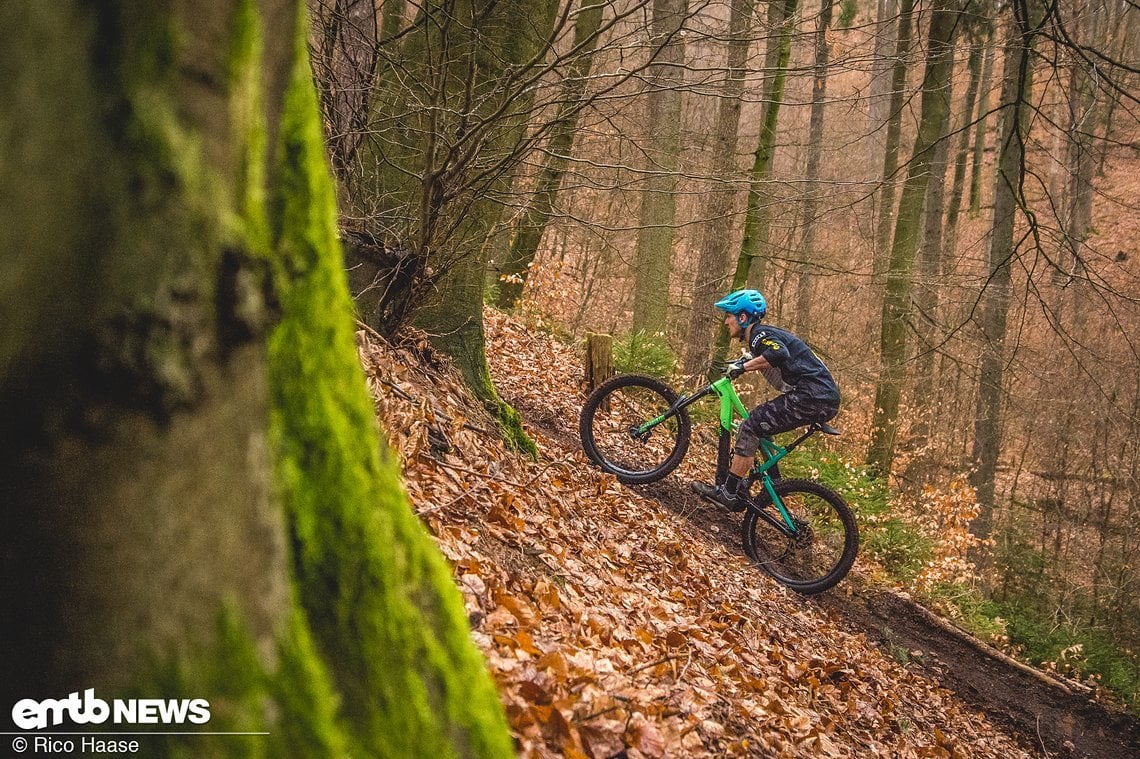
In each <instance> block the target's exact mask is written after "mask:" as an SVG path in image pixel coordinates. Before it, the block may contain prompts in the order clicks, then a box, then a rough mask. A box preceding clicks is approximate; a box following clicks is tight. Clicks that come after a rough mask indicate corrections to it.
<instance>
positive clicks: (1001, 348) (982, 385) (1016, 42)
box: [970, 11, 1033, 538]
mask: <svg viewBox="0 0 1140 759" xmlns="http://www.w3.org/2000/svg"><path fill="white" fill-rule="evenodd" d="M1023 12H1024V11H1019V19H1018V21H1019V27H1020V28H1015V29H1013V30H1011V32H1010V36H1009V39H1008V41H1007V42H1006V45H1005V51H1004V63H1003V67H1004V68H1003V74H1002V88H1001V108H1002V120H1001V123H1002V127H1001V142H1000V143H999V144H1000V153H999V155H998V170H997V171H996V172H995V176H994V210H993V227H992V228H993V232H992V233H991V237H990V250H989V270H990V276H989V280H988V281H987V283H986V287H985V290H984V291H983V293H982V301H981V313H980V316H979V324H980V326H981V329H982V336H983V339H984V343H983V352H982V358H981V368H980V371H979V375H978V396H977V408H976V411H975V415H974V446H973V459H974V471H973V473H972V474H971V476H970V484H972V485H973V486H974V489H975V491H976V492H977V494H978V506H979V508H980V513H979V514H978V517H977V518H976V519H975V520H974V522H973V523H972V524H971V526H970V529H971V531H972V532H973V533H974V534H975V535H977V536H978V537H980V538H987V537H989V535H990V532H991V529H992V525H993V507H994V475H995V474H996V472H997V461H998V454H999V452H1000V450H1001V419H1002V413H1001V406H1002V383H1003V374H1004V367H1005V362H1006V356H1005V327H1006V319H1007V316H1008V312H1009V299H1010V279H1011V273H1010V263H1011V261H1012V260H1013V256H1014V253H1015V249H1014V241H1013V231H1014V222H1015V219H1016V216H1017V213H1018V208H1019V207H1020V206H1021V204H1022V187H1021V180H1022V160H1023V158H1024V150H1025V147H1024V139H1025V136H1026V134H1027V133H1028V129H1029V124H1028V103H1029V99H1030V94H1029V93H1030V89H1031V80H1030V76H1031V72H1032V67H1031V64H1030V62H1029V59H1030V56H1031V53H1032V42H1033V41H1032V38H1031V37H1029V35H1028V32H1027V31H1026V28H1027V26H1028V24H1027V22H1026V21H1025V19H1024V18H1022V17H1021V14H1022V13H1023Z"/></svg>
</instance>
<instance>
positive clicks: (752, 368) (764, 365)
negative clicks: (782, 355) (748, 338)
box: [744, 356, 772, 372]
mask: <svg viewBox="0 0 1140 759" xmlns="http://www.w3.org/2000/svg"><path fill="white" fill-rule="evenodd" d="M771 368H772V365H771V364H769V363H768V359H766V358H764V357H763V356H757V357H756V358H750V359H748V360H747V361H745V362H744V371H746V372H762V371H764V370H765V369H771Z"/></svg>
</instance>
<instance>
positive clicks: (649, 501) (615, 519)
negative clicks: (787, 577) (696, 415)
mask: <svg viewBox="0 0 1140 759" xmlns="http://www.w3.org/2000/svg"><path fill="white" fill-rule="evenodd" d="M487 327H488V353H489V356H490V361H491V369H492V374H493V376H494V379H495V382H496V386H497V387H498V388H499V391H500V392H501V393H502V395H503V396H504V398H505V399H506V400H508V401H509V402H510V403H512V404H513V405H514V406H515V408H516V409H518V410H519V411H520V413H521V414H522V416H523V419H524V421H525V423H526V425H527V429H528V431H529V432H530V433H531V434H532V435H533V436H534V437H535V439H536V441H537V442H538V445H539V451H540V456H539V459H538V460H537V461H532V460H530V459H528V458H526V457H523V456H519V455H516V454H514V453H511V452H508V451H506V450H505V449H504V447H503V445H502V443H501V441H500V440H499V437H498V435H497V434H495V433H494V425H493V423H492V422H491V421H490V420H489V419H488V418H487V416H486V415H485V413H484V412H482V410H481V409H479V408H478V406H477V405H476V404H474V403H473V402H472V400H471V399H470V396H469V395H468V394H467V392H466V390H465V389H464V387H463V385H462V383H461V382H460V380H459V379H458V378H457V376H456V375H455V374H454V372H453V371H452V370H451V369H450V368H449V366H448V364H447V362H446V361H445V360H442V359H440V358H439V356H438V355H437V354H435V353H434V352H433V351H432V350H431V348H430V347H429V346H428V345H427V342H426V339H424V338H423V337H422V336H420V335H416V334H410V335H409V336H408V337H407V338H406V339H405V340H404V341H403V342H402V343H401V344H400V345H398V346H391V345H388V344H387V343H384V342H383V341H381V340H378V339H375V338H373V337H370V336H368V335H365V334H364V333H362V334H361V355H362V359H363V361H364V365H365V369H366V372H367V374H368V377H369V381H370V385H371V388H372V391H373V395H374V398H375V400H376V405H377V410H378V414H379V417H380V420H381V423H382V424H383V426H384V427H385V429H386V430H387V431H388V435H389V440H390V442H391V444H392V447H393V448H394V449H395V451H396V453H397V455H398V456H399V458H400V460H401V463H402V465H403V470H404V473H405V483H406V487H407V490H408V494H409V497H410V500H411V502H412V505H413V507H414V508H415V509H416V511H417V513H419V515H420V517H421V519H422V520H423V522H424V524H425V525H426V526H427V527H428V529H429V530H430V531H431V533H432V534H433V535H434V537H435V539H436V541H437V543H438V545H439V546H440V548H441V550H442V551H443V552H444V554H445V555H446V556H447V557H448V559H449V560H450V561H451V563H452V566H453V567H454V571H455V577H456V580H457V583H458V584H459V587H460V589H461V591H462V593H463V596H464V601H465V603H466V606H467V610H468V615H469V620H470V622H471V626H472V630H473V634H474V637H475V640H476V642H477V643H478V644H479V646H480V647H481V649H482V650H483V652H484V654H485V656H486V657H487V660H488V663H489V665H490V668H491V671H492V673H493V674H494V676H495V678H496V680H497V681H498V683H499V686H500V692H501V694H502V698H503V703H504V705H505V707H506V711H507V716H508V719H509V721H510V725H511V729H512V731H513V734H514V736H515V738H516V741H517V743H518V747H519V751H520V754H521V755H523V756H528V757H531V756H533V757H547V756H563V757H571V759H576V758H578V757H642V756H644V757H667V756H668V757H672V756H692V757H702V756H789V757H791V756H811V757H817V756H860V757H863V756H883V757H1001V758H1002V759H1010V758H1012V757H1025V756H1039V757H1098V758H1100V757H1104V758H1106V759H1115V758H1116V757H1135V756H1140V722H1138V721H1137V720H1136V719H1135V718H1133V717H1131V716H1129V715H1126V714H1123V713H1119V712H1115V711H1113V710H1112V709H1110V708H1108V707H1107V706H1105V705H1104V704H1102V703H1101V702H1100V701H1098V700H1097V699H1096V698H1094V697H1092V696H1091V694H1090V693H1089V692H1088V691H1087V689H1085V688H1083V687H1082V686H1080V685H1079V684H1075V683H1067V682H1063V681H1060V680H1057V679H1055V678H1053V677H1051V676H1049V675H1047V674H1045V673H1037V672H1034V671H1033V670H1030V669H1029V668H1028V667H1025V666H1024V665H1019V664H1017V663H1016V662H1013V661H1012V660H1009V659H1008V657H1004V656H1003V655H1002V654H1000V653H998V652H996V651H994V650H993V649H990V648H989V647H988V646H987V645H986V644H984V643H981V642H980V641H976V640H974V639H972V638H970V636H968V635H966V634H965V633H963V632H961V631H958V630H957V628H955V627H953V625H951V624H949V623H947V622H945V621H943V620H940V619H939V618H937V617H935V616H934V615H933V614H931V613H930V612H928V611H926V610H925V609H923V608H922V607H920V606H918V605H916V604H914V603H912V602H911V601H910V600H909V599H908V598H907V597H906V596H905V594H902V593H899V592H897V591H894V590H891V589H889V588H885V587H883V586H882V585H881V584H880V583H879V582H878V581H877V580H874V579H872V577H871V575H872V574H873V573H870V572H865V571H864V569H863V567H862V566H861V565H862V563H863V560H862V559H860V561H858V562H857V563H856V567H855V570H854V571H853V572H852V574H851V576H849V577H848V579H847V580H845V581H844V582H843V583H842V584H841V585H840V586H839V587H838V588H836V589H835V590H833V591H830V592H829V593H826V594H824V595H822V596H818V597H814V598H803V597H800V596H798V595H796V594H794V593H791V592H789V591H787V590H786V589H785V588H783V587H781V586H780V585H778V584H776V583H775V582H774V581H772V580H771V579H769V578H768V577H767V576H766V575H764V574H762V573H761V572H760V571H759V570H757V569H756V568H755V567H753V566H751V565H750V564H749V562H748V561H747V559H745V557H744V556H743V552H742V550H741V546H740V540H739V536H738V529H739V516H737V515H732V514H728V513H725V512H723V511H720V510H717V509H715V508H714V507H712V506H710V505H708V504H705V503H703V502H701V501H699V500H698V499H697V498H696V497H694V496H692V495H691V494H690V492H689V490H688V482H689V480H691V479H695V478H700V477H702V476H705V477H707V476H708V471H707V470H709V469H710V468H711V466H712V459H711V458H708V457H705V458H704V459H703V460H702V456H701V455H700V454H699V453H698V450H699V446H698V447H697V450H694V451H691V452H690V454H689V456H688V460H687V461H686V462H685V463H684V464H683V465H682V467H681V468H680V469H679V470H678V471H677V472H676V473H674V474H673V475H670V477H668V478H667V479H666V480H664V481H662V482H660V483H657V484H655V485H652V486H647V487H643V488H637V489H633V488H626V487H624V486H622V485H620V484H619V483H618V482H617V481H616V480H615V479H614V478H613V477H611V476H609V475H604V474H602V473H600V472H599V471H598V470H596V469H594V468H592V467H590V466H589V465H588V464H587V462H586V460H585V458H584V456H583V455H582V453H581V446H580V444H579V443H578V439H577V418H578V410H579V407H580V405H581V401H582V396H581V390H580V376H581V369H580V358H579V356H578V353H577V351H576V350H575V349H574V348H573V347H571V346H567V345H565V344H562V343H560V342H558V341H556V340H555V339H554V338H552V337H551V336H550V334H549V333H546V332H543V331H541V330H537V329H534V328H533V327H534V325H529V327H528V326H526V325H524V324H523V323H522V322H520V321H518V320H515V319H511V318H507V317H505V316H503V315H502V314H499V313H497V312H492V311H488V312H487ZM698 434H699V433H698ZM855 507H856V511H857V512H858V504H855Z"/></svg>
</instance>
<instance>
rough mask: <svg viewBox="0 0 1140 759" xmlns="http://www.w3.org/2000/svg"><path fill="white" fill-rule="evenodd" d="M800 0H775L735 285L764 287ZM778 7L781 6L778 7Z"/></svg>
mask: <svg viewBox="0 0 1140 759" xmlns="http://www.w3.org/2000/svg"><path fill="white" fill-rule="evenodd" d="M798 5H799V0H771V7H772V10H773V11H774V14H773V15H772V16H770V18H772V20H773V22H774V23H773V29H775V28H776V27H777V26H778V27H779V31H778V32H777V33H776V34H775V36H773V37H771V38H770V42H769V44H770V45H771V46H773V47H774V50H773V51H772V52H774V55H773V56H770V57H772V58H774V61H773V64H772V65H773V72H772V75H771V78H770V79H769V80H768V84H767V87H766V88H765V91H764V103H765V107H764V120H763V121H762V122H761V124H760V139H759V140H758V142H757V144H756V152H755V153H754V154H753V156H752V174H751V176H750V177H749V179H750V180H751V184H750V185H749V188H748V207H747V210H746V211H745V214H744V238H743V240H742V241H741V243H740V255H739V256H738V257H737V260H736V271H735V272H734V273H733V275H732V289H733V290H737V289H739V288H741V287H754V288H757V289H760V288H763V287H764V275H765V274H766V273H767V264H768V257H769V256H770V253H771V252H770V251H769V250H768V237H769V234H770V230H771V222H772V212H771V209H770V205H771V203H772V197H771V194H770V188H769V187H768V186H767V185H768V181H769V179H770V178H771V176H772V163H773V161H774V160H775V157H776V134H777V128H778V125H779V120H780V107H781V106H782V105H783V103H784V87H785V85H786V84H787V81H788V61H789V60H791V57H792V36H793V35H794V34H795V32H796V8H797V7H798ZM777 9H778V10H777Z"/></svg>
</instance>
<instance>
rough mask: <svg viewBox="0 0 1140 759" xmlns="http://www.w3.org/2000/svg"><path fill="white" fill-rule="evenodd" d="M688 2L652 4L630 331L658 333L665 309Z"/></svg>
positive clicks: (678, 161) (662, 326) (655, 1)
mask: <svg viewBox="0 0 1140 759" xmlns="http://www.w3.org/2000/svg"><path fill="white" fill-rule="evenodd" d="M687 9H688V1H687V0H653V26H652V35H651V40H650V46H651V50H652V51H653V52H654V53H655V54H656V58H655V60H654V61H653V63H651V64H650V66H649V69H648V71H647V73H646V79H647V80H648V86H649V91H648V93H647V97H648V109H649V111H648V119H649V122H648V125H647V126H648V136H647V139H646V147H645V157H646V163H645V168H644V171H645V174H646V179H645V183H644V189H643V190H642V193H641V211H640V214H639V231H638V235H637V251H636V257H635V259H634V261H635V263H634V282H633V322H632V324H631V329H632V330H634V331H638V330H640V331H643V332H646V333H647V334H652V333H656V332H662V331H664V329H665V318H666V315H667V306H668V304H669V272H670V269H671V268H672V262H673V235H674V229H675V226H676V213H677V196H676V187H677V172H678V170H679V169H680V167H681V85H682V84H683V83H684V80H685V69H684V63H685V44H684V40H683V38H682V37H681V27H683V26H684V24H685V17H686V13H687Z"/></svg>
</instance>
